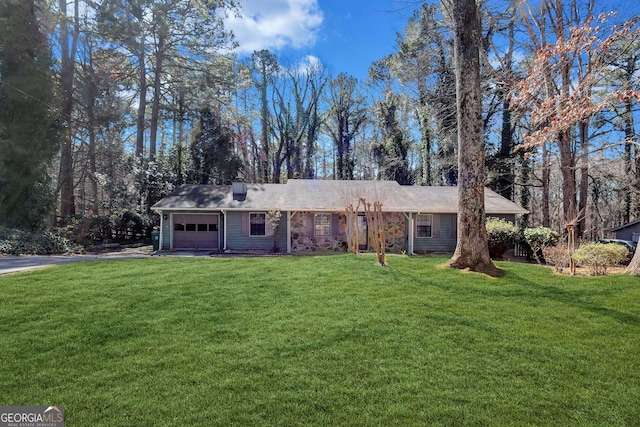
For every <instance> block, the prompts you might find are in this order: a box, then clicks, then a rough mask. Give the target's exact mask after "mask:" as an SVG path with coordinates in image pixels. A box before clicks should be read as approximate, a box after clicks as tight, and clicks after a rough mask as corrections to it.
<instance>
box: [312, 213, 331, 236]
mask: <svg viewBox="0 0 640 427" xmlns="http://www.w3.org/2000/svg"><path fill="white" fill-rule="evenodd" d="M313 224H314V230H313V233H314V235H316V236H331V214H330V213H319V214H316V215H315V217H314V221H313Z"/></svg>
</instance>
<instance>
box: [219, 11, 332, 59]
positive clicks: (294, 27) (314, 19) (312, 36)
mask: <svg viewBox="0 0 640 427" xmlns="http://www.w3.org/2000/svg"><path fill="white" fill-rule="evenodd" d="M239 3H240V5H241V7H242V10H241V16H240V17H236V16H228V17H227V18H226V19H225V27H226V28H227V29H230V30H232V31H233V33H234V34H235V36H236V41H237V42H238V44H239V47H238V49H237V50H236V51H237V52H238V53H240V54H247V53H251V52H253V51H255V50H260V49H270V50H279V49H283V48H287V47H290V48H302V47H306V46H311V45H313V44H314V43H315V41H316V37H317V32H318V30H319V29H320V26H321V25H322V21H323V16H322V11H321V10H320V7H319V6H318V0H240V2H239Z"/></svg>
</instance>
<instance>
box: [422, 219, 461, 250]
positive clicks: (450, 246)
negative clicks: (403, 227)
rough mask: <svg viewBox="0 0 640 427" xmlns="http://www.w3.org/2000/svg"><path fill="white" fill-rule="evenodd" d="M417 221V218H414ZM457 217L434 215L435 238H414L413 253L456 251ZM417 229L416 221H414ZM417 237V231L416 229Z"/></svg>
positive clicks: (433, 233)
mask: <svg viewBox="0 0 640 427" xmlns="http://www.w3.org/2000/svg"><path fill="white" fill-rule="evenodd" d="M414 219H415V216H414ZM455 221H456V215H454V214H433V222H434V228H433V232H432V236H433V237H414V238H413V251H414V252H415V253H422V252H453V251H455V249H456V235H455V229H456V223H455ZM414 227H415V221H414ZM414 236H415V229H414Z"/></svg>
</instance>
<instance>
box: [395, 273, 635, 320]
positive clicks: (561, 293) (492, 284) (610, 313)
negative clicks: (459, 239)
mask: <svg viewBox="0 0 640 427" xmlns="http://www.w3.org/2000/svg"><path fill="white" fill-rule="evenodd" d="M502 269H503V271H504V272H505V275H504V276H503V277H501V278H485V277H484V276H481V275H477V276H473V277H470V280H469V283H468V286H465V284H464V283H462V280H461V281H460V282H458V284H451V283H444V282H441V281H437V280H436V279H433V278H425V277H420V276H417V275H414V274H411V273H410V272H408V271H407V270H402V271H400V270H399V269H396V270H395V271H394V273H395V274H398V275H401V276H405V277H406V278H407V279H409V280H411V281H412V282H413V283H414V284H417V285H422V286H433V287H436V288H439V289H441V290H444V291H447V292H452V291H453V292H455V293H464V294H466V295H471V294H477V295H483V296H491V295H495V296H496V297H503V298H504V297H527V298H541V299H549V300H552V301H555V302H559V303H562V304H566V305H569V306H573V307H576V308H579V309H582V310H586V311H590V312H592V313H595V314H598V315H601V316H606V317H609V318H611V319H613V320H616V321H618V322H621V323H626V324H629V325H632V326H637V327H640V316H638V315H635V314H630V313H625V312H621V311H618V310H615V309H611V308H607V307H604V306H602V305H598V304H594V303H591V302H588V301H585V300H583V299H582V298H581V296H585V295H586V294H585V293H584V292H581V291H577V292H571V291H569V290H566V289H562V288H560V287H559V286H553V285H546V284H543V283H539V282H534V281H532V280H530V279H528V278H526V277H524V276H522V275H520V274H518V273H516V272H514V271H513V270H512V269H509V268H502ZM458 273H459V274H460V277H461V279H464V278H465V276H464V275H465V274H466V273H463V272H458ZM505 285H508V287H507V286H505ZM593 286H594V289H593V290H594V291H595V292H589V294H591V295H606V294H612V290H610V289H603V288H602V287H598V288H595V286H601V285H595V284H594V285H593ZM580 294H581V295H580Z"/></svg>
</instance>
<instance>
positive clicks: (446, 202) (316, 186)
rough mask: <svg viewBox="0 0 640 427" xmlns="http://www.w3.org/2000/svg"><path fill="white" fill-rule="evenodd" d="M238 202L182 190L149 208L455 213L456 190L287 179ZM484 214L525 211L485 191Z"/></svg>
mask: <svg viewBox="0 0 640 427" xmlns="http://www.w3.org/2000/svg"><path fill="white" fill-rule="evenodd" d="M246 186H247V193H246V197H245V198H244V199H242V200H239V198H238V197H237V196H236V197H234V195H233V192H232V186H230V185H182V186H180V187H178V188H177V189H175V190H174V191H173V192H172V193H171V194H169V195H168V196H167V197H165V198H164V199H162V200H160V201H159V202H158V203H156V204H155V205H153V209H154V210H158V211H162V210H200V209H202V210H207V209H230V210H231V209H243V210H245V209H259V210H272V209H278V210H282V211H305V210H313V211H334V212H335V211H342V210H344V209H345V207H346V206H347V205H348V204H351V203H353V204H354V206H355V204H356V203H357V200H358V198H360V197H364V198H365V199H366V200H367V201H369V202H373V201H375V200H380V201H382V206H383V207H382V209H383V211H386V212H424V213H455V212H457V205H458V190H457V188H456V187H420V186H401V185H399V184H398V183H397V182H395V181H339V180H335V181H333V180H305V179H290V180H289V181H288V182H287V183H286V184H246ZM485 210H486V212H487V214H488V215H491V214H493V215H498V214H524V213H527V210H525V209H523V208H521V207H520V206H518V205H517V204H515V203H513V202H511V201H510V200H507V199H505V198H504V197H502V196H500V195H498V194H497V193H494V192H493V191H491V190H489V189H485Z"/></svg>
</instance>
